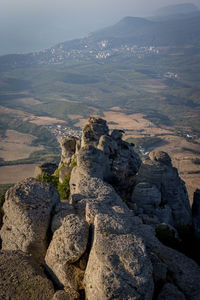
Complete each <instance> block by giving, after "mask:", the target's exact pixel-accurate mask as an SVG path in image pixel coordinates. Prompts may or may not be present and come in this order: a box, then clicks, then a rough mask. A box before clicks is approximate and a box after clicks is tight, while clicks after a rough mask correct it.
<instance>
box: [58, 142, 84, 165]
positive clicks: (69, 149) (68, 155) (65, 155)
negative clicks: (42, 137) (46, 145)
mask: <svg viewBox="0 0 200 300" xmlns="http://www.w3.org/2000/svg"><path fill="white" fill-rule="evenodd" d="M79 144H80V141H79V139H78V138H76V137H73V136H68V137H66V138H65V139H63V140H62V141H61V143H60V146H61V151H62V152H61V160H60V164H59V166H62V165H67V166H70V164H71V163H72V162H73V161H74V159H75V153H76V151H77V149H78V148H79Z"/></svg>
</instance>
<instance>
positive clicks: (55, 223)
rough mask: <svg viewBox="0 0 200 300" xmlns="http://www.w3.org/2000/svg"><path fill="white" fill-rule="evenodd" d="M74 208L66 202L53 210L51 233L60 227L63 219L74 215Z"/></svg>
mask: <svg viewBox="0 0 200 300" xmlns="http://www.w3.org/2000/svg"><path fill="white" fill-rule="evenodd" d="M74 213H75V211H74V207H73V206H72V205H71V204H69V203H68V202H66V201H61V202H59V203H58V204H57V205H56V207H55V208H54V216H53V218H52V221H51V231H52V233H54V231H56V230H57V229H58V228H59V227H60V226H61V225H62V221H63V219H64V218H65V217H66V216H67V215H70V214H74Z"/></svg>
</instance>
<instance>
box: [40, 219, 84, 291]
mask: <svg viewBox="0 0 200 300" xmlns="http://www.w3.org/2000/svg"><path fill="white" fill-rule="evenodd" d="M87 243H88V224H87V223H86V221H84V220H82V219H80V217H78V216H77V215H75V214H69V215H67V216H66V217H65V218H64V219H63V221H62V224H61V226H60V227H59V228H58V229H57V230H56V231H55V232H54V235H53V238H52V240H51V243H50V245H49V248H48V250H47V254H46V257H45V263H46V267H47V270H48V272H49V273H50V275H51V276H52V277H53V279H54V281H55V282H56V284H57V285H58V286H60V287H61V288H62V287H70V288H74V289H78V288H79V286H78V285H79V281H80V280H78V277H79V276H81V274H82V273H83V272H82V271H81V270H79V269H78V268H77V267H75V266H74V265H73V263H75V262H76V261H78V260H79V259H80V257H81V256H82V255H83V254H84V252H85V251H86V247H87Z"/></svg>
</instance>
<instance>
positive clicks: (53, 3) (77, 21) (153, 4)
mask: <svg viewBox="0 0 200 300" xmlns="http://www.w3.org/2000/svg"><path fill="white" fill-rule="evenodd" d="M184 2H187V3H193V4H195V5H197V6H198V7H199V8H200V0H193V1H190V0H186V1H184V0H0V55H4V54H10V53H27V52H31V51H37V50H42V49H45V48H48V47H51V46H53V45H55V44H57V43H59V42H63V41H66V40H70V39H75V38H80V37H84V36H87V34H88V33H90V32H92V31H95V30H97V29H100V28H103V27H106V26H109V25H113V24H114V23H116V22H118V21H119V20H120V19H121V18H123V17H125V16H134V17H145V16H152V15H153V14H154V12H155V11H156V10H157V9H158V8H160V7H162V6H168V5H173V4H180V3H184Z"/></svg>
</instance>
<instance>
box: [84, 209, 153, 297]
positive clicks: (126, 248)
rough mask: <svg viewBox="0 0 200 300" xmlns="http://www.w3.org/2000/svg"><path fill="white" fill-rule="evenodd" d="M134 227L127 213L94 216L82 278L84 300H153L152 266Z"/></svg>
mask: <svg viewBox="0 0 200 300" xmlns="http://www.w3.org/2000/svg"><path fill="white" fill-rule="evenodd" d="M129 222H130V223H129ZM131 223H132V224H131ZM133 224H134V222H131V219H130V218H129V217H128V216H127V215H126V214H122V215H121V218H120V216H114V215H109V214H97V215H96V217H95V220H94V241H93V245H92V249H91V252H90V256H89V261H88V264H87V269H86V272H85V277H84V282H85V291H86V296H87V299H99V300H100V299H102V300H104V299H152V295H153V289H154V284H153V279H152V265H151V262H150V260H149V258H148V255H147V252H146V249H145V245H144V242H143V240H142V238H141V236H140V235H138V234H137V231H136V230H135V228H134V226H133ZM131 225H132V226H131ZM135 227H136V226H135ZM136 228H137V227H136Z"/></svg>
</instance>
